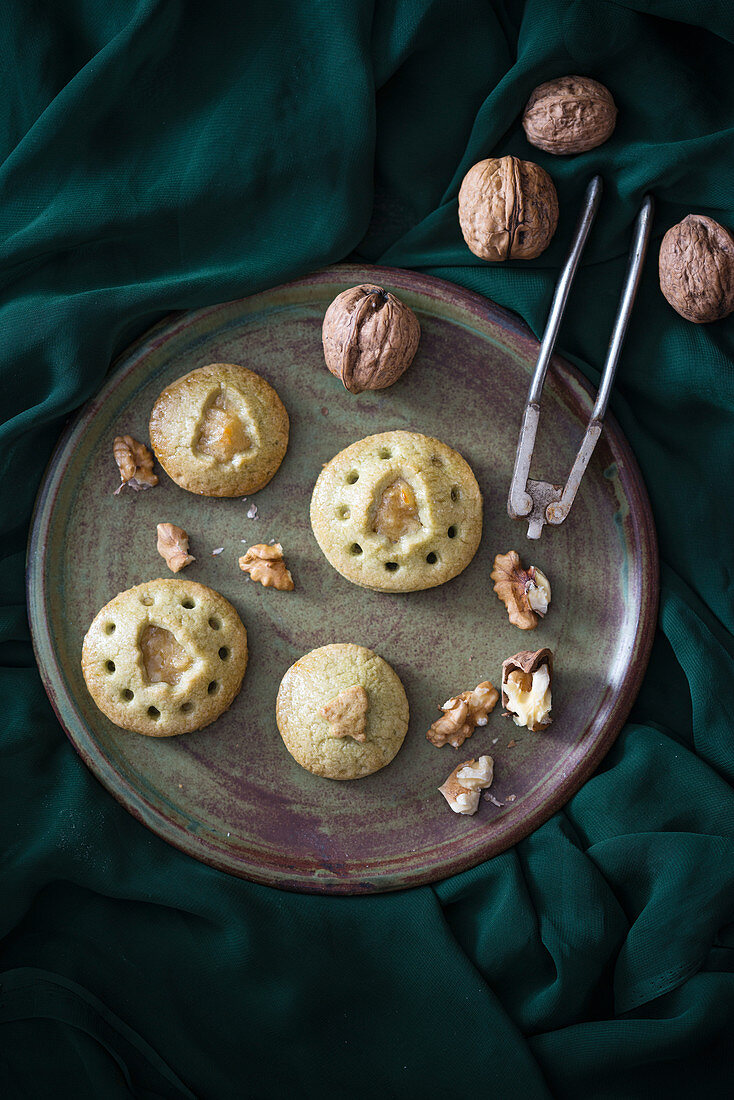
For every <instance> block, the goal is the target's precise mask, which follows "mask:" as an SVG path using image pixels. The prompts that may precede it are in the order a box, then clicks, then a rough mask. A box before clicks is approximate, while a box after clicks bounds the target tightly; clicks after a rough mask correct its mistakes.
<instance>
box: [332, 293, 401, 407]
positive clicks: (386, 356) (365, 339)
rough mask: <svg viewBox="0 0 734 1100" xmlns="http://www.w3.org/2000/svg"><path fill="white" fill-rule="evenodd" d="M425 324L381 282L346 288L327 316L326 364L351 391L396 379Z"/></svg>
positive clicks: (389, 383) (384, 386) (382, 386)
mask: <svg viewBox="0 0 734 1100" xmlns="http://www.w3.org/2000/svg"><path fill="white" fill-rule="evenodd" d="M420 336H421V328H420V325H419V324H418V318H417V317H416V315H415V314H414V313H413V311H412V309H409V308H408V306H406V305H405V303H404V302H401V301H400V299H399V298H396V297H395V295H394V294H391V293H390V292H389V291H387V290H384V289H383V288H382V287H381V286H375V285H374V284H372V283H364V284H362V285H361V286H355V287H351V288H350V289H349V290H344V291H342V293H341V294H338V295H337V296H336V298H335V299H334V301H333V302H332V303H331V305H330V306H329V308H328V309H327V311H326V314H325V316H324V325H323V329H322V340H323V345H324V358H325V360H326V365H327V367H328V368H329V370H330V371H331V373H332V374H333V375H335V376H336V377H337V378H340V379H341V381H342V382H343V383H344V387H345V389H347V390H349V392H350V393H362V391H363V390H384V389H387V387H388V386H392V385H393V383H394V382H397V380H398V378H400V376H401V375H402V374H404V373H405V371H406V370H407V369H408V367H409V366H410V364H411V363H412V361H413V356H414V355H415V353H416V351H417V350H418V342H419V340H420Z"/></svg>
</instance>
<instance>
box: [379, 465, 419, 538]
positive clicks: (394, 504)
mask: <svg viewBox="0 0 734 1100" xmlns="http://www.w3.org/2000/svg"><path fill="white" fill-rule="evenodd" d="M422 526H423V524H422V523H421V521H420V519H419V518H418V503H417V501H416V499H415V493H414V492H413V490H412V488H411V487H410V485H409V484H408V482H407V481H406V480H405V479H404V478H402V477H399V478H398V479H397V480H396V481H393V482H391V483H390V485H388V486H387V487H386V488H385V489H384V490H383V492H382V496H381V497H380V500H379V503H378V505H377V508H376V509H375V518H374V520H373V521H372V530H373V531H375V532H377V534H380V535H384V536H385V538H387V539H389V540H390V542H397V541H398V539H401V538H402V537H403V535H412V534H413V533H414V532H415V531H419V530H420V529H421V527H422Z"/></svg>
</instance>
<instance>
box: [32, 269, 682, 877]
mask: <svg viewBox="0 0 734 1100" xmlns="http://www.w3.org/2000/svg"><path fill="white" fill-rule="evenodd" d="M380 279H382V280H384V281H386V282H388V283H392V284H393V285H395V286H396V287H402V289H404V290H407V291H408V292H415V293H417V294H427V295H428V296H429V297H432V298H439V299H442V300H444V299H449V300H451V299H454V300H458V304H459V305H461V306H464V307H468V308H469V309H470V311H478V312H479V313H480V314H481V315H483V317H484V318H485V319H486V320H488V321H490V322H493V321H497V322H498V323H499V324H500V325H501V327H502V328H503V329H504V330H505V331H506V330H510V332H512V333H513V334H514V335H515V336H516V337H518V338H519V339H521V340H524V341H526V342H527V341H529V342H531V343H532V344H535V345H538V341H537V338H536V337H535V335H534V334H533V332H532V331H531V329H530V328H529V326H528V325H526V324H525V322H524V321H523V320H522V319H521V318H520V317H519V316H518V315H517V314H515V313H512V312H511V311H510V310H508V309H505V308H504V307H503V306H499V305H497V304H496V303H495V302H493V301H491V300H490V299H489V298H485V297H484V296H483V295H481V294H479V293H477V292H476V291H473V290H468V289H466V288H464V287H462V286H459V285H458V284H456V283H452V282H450V281H449V280H446V279H441V278H438V277H436V276H433V275H428V274H426V273H424V272H422V271H413V270H411V269H408V268H394V267H382V266H379V265H374V264H355V263H340V264H333V265H330V266H328V267H325V268H319V269H318V270H316V271H313V272H310V273H309V274H307V275H304V276H301V277H300V278H297V279H292V280H289V281H288V282H286V283H280V284H276V286H272V287H266V288H264V289H262V290H259V291H256V292H255V293H253V294H251V295H247V296H245V297H244V298H237V299H232V300H230V301H227V302H217V303H213V304H210V305H207V306H202V307H200V308H199V309H195V310H174V311H171V312H170V313H167V314H166V315H165V316H164V317H162V318H161V319H160V320H159V321H158V322H156V323H155V324H154V325H153V326H151V327H150V328H148V329H146V330H145V332H143V333H142V334H141V335H140V336H139V337H138V338H137V339H136V340H134V341H133V342H132V343H131V344H129V345H128V346H127V347H126V348H124V349H123V351H122V352H120V354H119V355H117V356H116V357H115V358H114V359H113V360H112V362H111V363H110V366H109V368H108V370H107V372H106V374H105V378H104V381H103V383H102V385H101V386H100V387H99V389H98V390H97V391H96V392H95V393H94V394H92V396H91V397H90V398H88V399H87V400H86V401H85V402H84V403H83V404H82V405H81V406H80V407H79V408H78V409H76V410H75V411H74V412H73V413H72V414H71V415H70V417H69V418H68V420H67V422H66V423H65V425H64V427H63V429H62V431H61V433H60V435H59V438H58V440H57V443H56V445H55V447H54V449H53V451H52V453H51V456H50V458H49V460H48V463H47V465H46V468H45V470H44V472H43V475H42V478H41V482H40V485H39V489H38V492H37V494H36V498H35V501H34V506H33V512H32V515H31V522H30V527H29V533H28V540H27V550H26V576H25V589H26V600H27V605H28V620H29V625H30V630H31V640H32V644H33V652H34V657H35V660H36V665H37V667H38V670H39V674H40V677H41V681H42V683H43V687H44V690H45V692H46V694H47V696H48V698H49V701H50V703H51V706H52V708H53V710H54V713H55V714H56V717H57V719H58V721H59V724H60V726H61V728H62V729H63V731H64V733H65V735H66V737H67V739H68V740H69V741H70V742H71V744H72V746H73V747H74V749H75V751H76V752H77V753H78V755H79V756H80V757H81V759H82V760H83V761H84V763H85V764H86V766H87V768H88V769H89V770H90V771H91V773H92V775H93V776H94V777H95V779H97V781H98V782H100V783H101V784H102V786H103V787H104V788H105V789H106V790H107V791H108V792H109V793H110V794H111V795H112V796H113V797H114V798H115V799H116V801H117V802H119V803H120V804H121V805H122V806H123V807H124V808H125V809H126V810H127V811H128V813H130V814H132V816H133V817H135V818H136V819H137V820H138V821H139V822H140V823H141V824H143V825H144V826H145V827H146V828H148V829H150V830H151V831H152V832H154V833H155V834H156V835H157V836H159V837H160V838H161V839H163V840H164V841H166V842H167V843H169V844H171V845H173V847H175V848H177V849H178V850H179V851H182V852H184V853H185V854H186V855H188V856H190V857H192V858H194V859H197V860H199V861H200V862H203V863H206V864H208V865H209V866H212V867H214V868H216V869H217V870H219V871H224V872H225V873H227V874H232V875H234V876H236V877H238V878H244V879H246V880H249V881H251V882H255V883H258V884H260V885H266V886H271V887H273V888H275V889H281V890H286V891H289V892H296V893H305V894H319V895H332V894H333V895H353V896H356V895H367V894H375V893H386V892H393V891H396V890H401V889H411V888H413V887H415V886H421V885H426V884H428V883H432V882H438V881H441V880H443V879H445V878H448V877H453V876H454V875H456V874H461V873H463V872H464V871H467V870H469V869H471V868H473V867H476V866H478V865H479V864H480V863H483V862H485V861H486V860H487V859H491V858H493V857H494V856H495V855H499V854H501V852H504V851H506V850H507V849H509V848H511V847H513V846H514V845H515V844H517V843H518V842H519V841H520V840H522V839H524V838H525V837H526V836H529V835H530V833H532V832H534V831H535V829H537V828H538V827H539V826H540V825H542V824H544V823H545V822H546V821H547V820H548V819H549V818H550V817H552V816H553V814H555V813H556V812H557V811H558V810H559V809H561V807H562V806H564V805H565V804H566V802H568V800H569V799H570V798H571V797H572V796H573V795H574V794H576V793H577V791H578V790H580V789H581V787H582V786H583V785H584V784H585V783H586V782H587V781H588V779H589V778H590V777H591V775H592V774H593V773H594V772H595V771H596V769H597V768H598V766H599V764H600V763H601V761H602V760H603V758H604V757H605V756H606V754H607V753H608V752H609V750H610V748H611V747H612V745H613V744H614V742H615V741H616V739H617V737H618V736H619V733H620V732H621V730H622V727H623V725H624V723H625V721H626V719H627V717H628V715H629V713H630V710H631V709H632V706H633V704H634V701H635V699H636V698H637V695H638V692H639V690H640V687H641V684H642V680H643V677H644V674H645V671H646V669H647V665H648V662H649V659H650V653H651V650H652V644H653V640H654V636H655V630H656V625H657V609H658V600H659V576H660V567H659V559H658V548H657V535H656V531H655V524H654V519H653V515H652V508H651V505H650V500H649V496H648V493H647V489H646V486H645V482H644V479H643V477H642V472H641V470H640V467H639V464H638V463H637V460H636V458H635V455H634V452H633V450H632V447H631V445H630V444H629V442H628V440H627V438H626V436H625V435H624V433H623V431H622V429H621V427H620V425H619V423H618V421H617V420H616V417H615V416H614V415H613V413H611V412H607V414H606V417H605V420H604V432H605V433H606V435H607V438H608V440H609V443H610V446H611V449H612V450H613V451H614V452H615V453H616V454H617V455H621V456H622V457H623V458H624V463H625V481H626V485H627V487H628V489H630V490H632V492H631V493H630V494H629V495H630V497H631V500H632V504H633V505H636V507H633V506H632V505H631V507H630V511H631V513H633V514H634V520H635V533H636V542H637V552H638V555H639V567H640V568H639V577H640V606H639V615H638V619H637V623H636V628H635V633H634V639H633V642H632V648H631V654H630V659H629V661H628V663H627V665H626V668H625V678H624V682H623V684H622V685H621V688H620V689H619V690H618V691H617V694H616V698H615V699H614V700H613V702H612V704H611V706H610V709H609V712H608V715H607V718H606V721H605V723H604V726H603V729H602V731H601V732H600V733H599V734H598V735H597V737H596V739H595V741H594V742H593V744H592V745H591V747H590V748H589V750H588V751H587V752H586V753H585V755H584V756H583V757H582V758H581V760H580V761H579V762H578V763H577V764H576V766H575V767H574V768H573V770H572V771H571V773H570V774H569V775H567V776H566V777H564V778H562V780H561V781H560V783H558V784H557V785H556V786H555V788H554V790H553V791H552V792H551V795H550V797H549V798H548V799H547V800H545V801H543V803H542V804H541V805H536V806H535V807H534V808H532V809H531V810H530V811H529V812H528V813H527V814H526V815H525V816H523V817H522V818H521V819H518V820H517V821H515V822H513V823H512V824H511V825H510V826H509V828H507V829H505V830H502V831H500V832H499V833H498V834H495V836H494V837H493V838H490V839H489V840H488V841H487V842H486V845H484V846H482V847H481V854H478V849H477V848H476V847H473V848H472V849H471V850H470V851H469V852H468V853H467V854H466V855H465V856H463V857H462V856H452V857H451V860H452V867H451V870H449V871H440V872H439V873H436V867H435V864H431V865H428V866H425V867H423V868H420V869H417V870H413V871H409V872H407V873H406V872H404V871H401V870H400V869H397V870H395V871H390V872H385V873H383V874H379V873H378V874H377V875H372V874H370V875H367V876H366V877H365V878H364V879H363V880H359V881H356V880H355V879H354V878H352V879H349V880H340V879H337V878H333V879H332V878H323V879H322V878H320V877H317V876H314V877H313V878H311V879H308V880H307V881H304V880H303V872H298V871H294V870H291V871H290V872H289V871H288V870H287V869H285V870H283V869H280V868H275V867H274V866H273V865H269V866H268V867H267V868H265V869H261V868H260V867H258V866H253V864H252V863H248V862H246V860H244V859H240V860H238V859H237V858H236V856H235V854H234V853H233V852H232V851H231V850H230V851H229V852H228V853H223V852H222V850H221V849H220V848H219V847H218V846H216V845H215V844H213V843H209V842H208V841H207V839H206V837H204V836H202V835H200V834H194V833H192V832H190V831H188V830H186V829H185V828H184V827H183V826H181V825H179V824H177V823H176V822H174V821H172V820H171V819H169V818H167V817H166V816H165V815H164V814H163V813H161V812H160V811H159V810H158V809H157V808H156V807H154V806H153V805H152V804H151V803H150V802H148V800H147V799H146V797H145V795H144V794H143V793H142V792H141V791H140V790H139V789H138V788H136V787H135V786H133V785H132V784H131V783H130V782H129V781H128V780H127V779H126V778H125V777H124V776H123V775H122V774H121V773H120V772H118V771H117V770H116V769H115V768H114V766H113V765H112V764H111V763H110V762H109V761H108V759H107V757H106V756H105V755H104V753H103V752H102V750H101V748H100V746H99V745H98V743H97V741H96V739H95V738H94V736H93V734H92V732H91V730H90V729H89V728H88V727H87V726H86V723H84V722H83V721H82V723H81V725H82V730H83V733H82V736H81V737H80V736H79V735H78V734H77V733H72V731H71V730H70V729H69V728H68V727H67V725H66V723H65V721H64V719H63V718H62V713H61V709H60V704H59V696H58V695H57V692H58V693H59V694H63V687H64V678H63V670H61V669H60V666H59V665H58V662H57V661H56V657H55V651H54V647H53V643H52V637H51V632H50V629H49V626H48V621H47V618H46V615H45V608H46V606H47V591H48V589H47V586H46V583H45V570H44V569H43V568H42V564H43V562H45V553H44V552H43V551H44V549H45V535H46V534H47V531H48V526H49V523H48V520H49V519H50V517H51V515H52V514H53V507H52V505H51V507H47V504H48V502H49V498H51V497H52V495H53V493H54V490H57V489H58V487H59V484H60V477H58V476H55V471H57V469H58V465H59V461H58V460H59V458H60V456H61V454H62V453H63V451H64V450H65V448H66V445H67V443H68V441H69V439H70V438H71V437H72V436H73V435H74V433H75V431H76V430H77V428H78V426H79V425H80V424H81V423H82V422H83V421H85V420H87V419H88V418H90V417H92V416H94V415H95V412H96V407H97V406H101V405H102V404H103V403H104V401H105V400H106V397H107V394H108V392H109V390H111V389H112V388H113V386H114V385H115V384H116V383H117V382H118V381H119V379H118V378H117V374H118V371H119V368H120V367H121V366H122V365H123V363H124V362H125V361H128V360H131V359H133V358H139V356H140V354H141V353H143V351H145V350H146V349H147V351H152V350H154V349H155V348H156V347H157V346H158V345H159V344H161V343H162V342H163V341H164V340H165V339H168V338H169V337H170V336H172V335H174V333H175V332H176V331H179V330H180V329H181V328H183V327H188V326H190V325H193V324H195V323H197V322H198V321H199V320H201V319H203V318H204V317H206V316H207V315H209V314H211V313H213V312H216V311H217V310H220V309H226V308H229V307H231V306H232V305H236V304H237V303H239V302H245V301H250V300H252V299H253V298H256V297H258V296H260V295H266V294H269V293H272V291H274V290H276V289H287V288H289V287H307V286H310V285H319V284H320V283H324V282H332V281H337V282H339V281H344V282H345V283H347V282H349V281H352V282H368V281H373V282H379V281H380ZM177 326H178V327H177ZM538 346H539V345H538ZM551 368H552V369H556V370H560V372H561V373H566V374H567V375H569V376H570V378H571V379H573V380H574V381H575V382H576V383H577V384H578V385H579V386H580V388H581V389H582V390H583V391H584V395H585V397H588V398H590V399H591V400H592V402H593V398H594V390H593V388H592V386H591V384H590V382H589V381H588V380H587V379H586V377H585V376H584V375H583V374H582V373H581V371H580V370H579V369H578V368H577V367H575V366H574V365H573V364H572V363H570V362H569V361H568V360H567V359H565V358H564V357H563V356H560V355H554V356H553V358H552V361H551ZM570 396H572V395H570ZM636 564H637V563H636ZM42 612H43V613H42ZM44 641H45V643H46V646H47V649H48V650H49V652H50V653H51V655H52V659H51V661H50V663H49V664H48V665H47V663H46V660H45V658H42V657H41V647H42V642H44ZM59 681H60V682H59ZM71 701H72V703H73V699H72V700H71Z"/></svg>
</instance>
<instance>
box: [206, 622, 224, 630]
mask: <svg viewBox="0 0 734 1100" xmlns="http://www.w3.org/2000/svg"><path fill="white" fill-rule="evenodd" d="M209 626H210V627H211V628H212V630H221V629H222V622H221V620H220V619H210V620H209Z"/></svg>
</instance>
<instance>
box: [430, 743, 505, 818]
mask: <svg viewBox="0 0 734 1100" xmlns="http://www.w3.org/2000/svg"><path fill="white" fill-rule="evenodd" d="M493 778H494V760H493V759H492V757H491V756H480V757H479V759H478V760H465V761H464V763H463V764H459V766H458V767H457V768H454V770H453V771H452V773H451V775H450V776H449V777H448V779H447V780H446V782H445V783H444V784H443V785H442V786H441V787H439V788H438V789H439V791H440V792H441V794H442V795H443V796H444V798H445V799H446V801H447V802H448V804H449V806H450V807H451V809H452V810H453V811H454V813H455V814H475V813H476V812H477V809H478V807H479V792H480V791H483V790H486V788H487V787H491V785H492V779H493Z"/></svg>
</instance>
